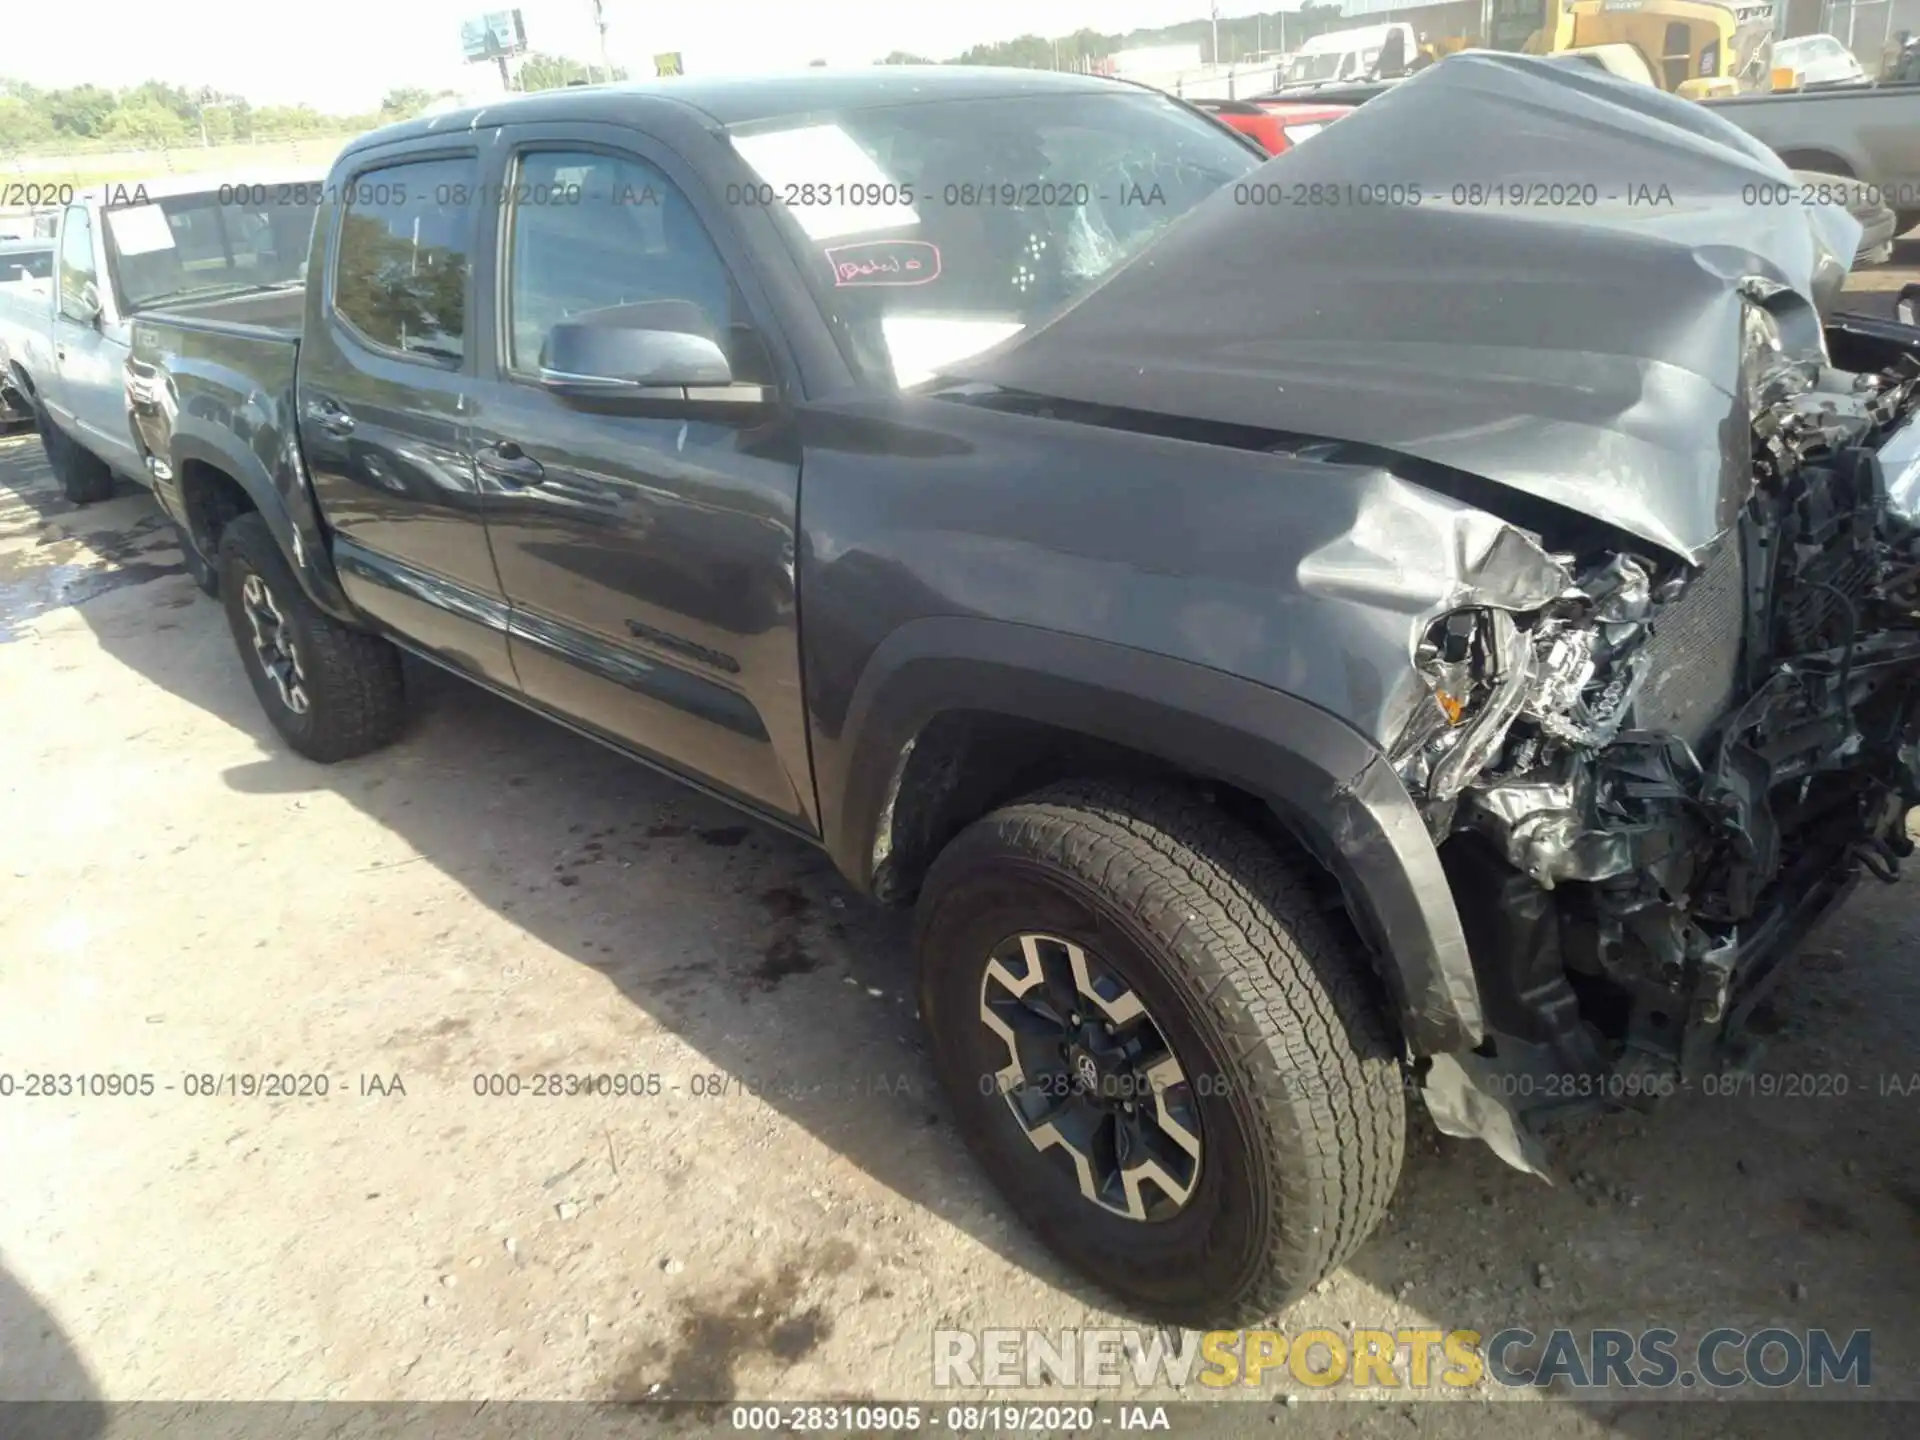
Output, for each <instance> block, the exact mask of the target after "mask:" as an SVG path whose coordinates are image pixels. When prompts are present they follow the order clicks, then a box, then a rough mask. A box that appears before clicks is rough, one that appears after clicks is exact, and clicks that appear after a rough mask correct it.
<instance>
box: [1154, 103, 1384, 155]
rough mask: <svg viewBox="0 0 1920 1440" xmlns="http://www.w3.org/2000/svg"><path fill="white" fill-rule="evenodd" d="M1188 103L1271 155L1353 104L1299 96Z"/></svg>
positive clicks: (1308, 135) (1305, 137)
mask: <svg viewBox="0 0 1920 1440" xmlns="http://www.w3.org/2000/svg"><path fill="white" fill-rule="evenodd" d="M1187 103H1188V104H1190V105H1192V106H1193V108H1194V109H1196V110H1204V111H1205V112H1206V113H1207V114H1209V115H1211V116H1213V118H1214V119H1216V120H1218V121H1219V122H1220V123H1221V124H1223V125H1226V126H1229V127H1231V128H1232V129H1235V130H1238V131H1239V132H1240V133H1241V134H1242V135H1245V136H1248V137H1249V138H1250V139H1252V140H1253V141H1255V142H1256V143H1257V144H1258V145H1259V146H1260V147H1261V149H1263V150H1265V151H1266V152H1267V153H1268V154H1269V155H1278V154H1280V153H1281V152H1282V151H1283V150H1287V149H1290V148H1291V147H1293V146H1295V145H1298V144H1300V143H1301V142H1302V141H1304V140H1308V139H1311V138H1312V137H1313V136H1315V135H1318V134H1319V133H1320V132H1321V131H1322V130H1323V129H1325V128H1326V127H1327V126H1328V125H1330V124H1332V123H1333V122H1334V121H1335V120H1338V119H1339V118H1340V117H1341V116H1342V115H1345V114H1346V113H1347V112H1348V111H1349V110H1351V109H1352V108H1353V107H1352V106H1351V105H1321V104H1317V103H1315V102H1313V101H1298V100H1189V101H1188V102H1187Z"/></svg>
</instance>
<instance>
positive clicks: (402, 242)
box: [333, 156, 479, 369]
mask: <svg viewBox="0 0 1920 1440" xmlns="http://www.w3.org/2000/svg"><path fill="white" fill-rule="evenodd" d="M478 180H479V162H478V161H476V160H475V159H474V158H473V157H472V156H459V157H446V158H436V159H431V160H405V161H399V162H397V163H394V164H391V165H383V166H380V167H378V168H376V169H372V170H363V171H361V172H360V173H359V174H358V175H356V176H355V177H354V178H353V180H352V181H351V182H350V183H349V184H348V185H347V186H346V187H345V191H344V193H343V194H342V196H341V200H342V205H343V208H342V212H341V217H340V228H339V235H338V240H337V242H336V244H335V246H334V264H333V314H334V316H335V318H336V319H338V320H339V321H340V322H342V324H343V325H344V326H345V327H346V329H347V330H348V331H349V332H350V333H351V334H352V336H353V338H354V339H356V340H357V341H359V342H360V343H361V344H363V345H366V346H368V347H370V348H372V349H376V350H381V351H385V352H387V353H389V354H393V355H398V356H400V357H402V358H404V359H407V360H412V361H416V362H418V363H420V364H427V365H437V366H442V367H445V368H448V369H457V368H459V366H460V365H461V363H462V362H463V360H464V358H465V354H466V337H467V280H468V270H469V268H470V265H471V255H470V251H471V246H472V234H473V223H472V222H473V214H474V209H475V207H474V203H473V197H474V196H475V194H476V193H477V185H478Z"/></svg>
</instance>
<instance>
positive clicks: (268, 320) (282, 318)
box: [135, 286, 307, 340]
mask: <svg viewBox="0 0 1920 1440" xmlns="http://www.w3.org/2000/svg"><path fill="white" fill-rule="evenodd" d="M306 305H307V292H306V288H305V287H304V286H290V287H286V288H283V289H279V290H263V291H255V292H254V293H252V294H247V295H227V296H223V297H221V298H219V299H215V300H191V301H185V302H182V303H178V304H172V305H162V306H159V307H157V308H156V309H154V310H152V311H148V312H146V313H144V314H141V315H137V316H136V317H135V319H136V323H138V322H139V321H141V320H155V321H160V320H164V321H167V322H169V323H173V324H179V325H184V326H189V327H191V328H194V329H198V330H209V331H228V332H231V333H235V334H252V335H270V336H273V337H274V338H277V339H283V340H298V339H299V338H300V330H301V326H302V323H303V322H304V320H305V318H306V314H305V312H306Z"/></svg>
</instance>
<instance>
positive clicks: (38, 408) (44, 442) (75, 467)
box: [33, 401, 113, 505]
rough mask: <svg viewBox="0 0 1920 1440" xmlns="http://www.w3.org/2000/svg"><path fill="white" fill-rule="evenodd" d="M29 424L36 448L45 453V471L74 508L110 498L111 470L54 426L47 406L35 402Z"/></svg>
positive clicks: (97, 457)
mask: <svg viewBox="0 0 1920 1440" xmlns="http://www.w3.org/2000/svg"><path fill="white" fill-rule="evenodd" d="M33 424H34V428H35V429H36V430H38V431H39V432H40V447H41V449H43V450H45V451H46V452H47V468H48V469H50V470H52V471H53V478H54V479H55V480H57V481H58V482H59V483H60V493H61V494H62V495H64V496H66V497H67V499H69V500H71V501H72V502H73V503H74V504H75V505H91V504H93V503H94V501H96V500H106V499H109V498H111V497H112V495H113V471H112V470H111V469H109V468H108V466H107V462H106V461H104V460H102V459H101V458H100V457H99V456H97V455H95V454H94V453H93V452H92V451H90V450H88V449H86V448H85V447H84V446H82V445H81V444H80V443H79V442H78V441H77V440H75V439H74V438H73V437H72V436H71V435H69V434H67V432H66V431H64V430H62V429H61V428H60V427H59V426H58V425H56V424H54V423H53V417H52V416H51V415H49V414H48V413H47V407H46V406H45V405H42V404H40V403H39V402H38V401H36V402H34V407H33Z"/></svg>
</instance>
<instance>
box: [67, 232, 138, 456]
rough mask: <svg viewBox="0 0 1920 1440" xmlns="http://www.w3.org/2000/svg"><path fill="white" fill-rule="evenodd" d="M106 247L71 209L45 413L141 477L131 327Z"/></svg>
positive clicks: (96, 451) (90, 448)
mask: <svg viewBox="0 0 1920 1440" xmlns="http://www.w3.org/2000/svg"><path fill="white" fill-rule="evenodd" d="M100 257H101V245H100V240H99V237H97V236H96V235H95V234H94V230H93V217H92V216H91V215H90V214H89V213H88V210H87V207H86V206H84V205H75V206H72V207H71V208H69V209H68V211H67V214H66V219H65V222H64V225H63V227H62V229H61V232H60V256H59V265H58V274H57V283H58V285H59V297H58V304H57V305H56V306H55V309H54V314H53V364H54V374H55V377H56V378H55V380H54V383H53V385H52V386H51V387H50V388H49V390H48V393H47V395H46V401H47V408H48V409H49V410H51V411H52V412H53V417H54V419H55V420H56V421H58V422H59V423H60V425H61V426H62V427H63V428H64V429H66V430H67V431H68V432H69V433H70V434H72V435H73V436H74V438H75V439H77V440H78V441H79V442H80V444H81V445H82V446H83V447H85V448H86V449H87V450H88V451H90V452H92V453H93V454H94V455H96V456H98V457H99V458H100V459H102V460H104V461H106V462H107V464H109V465H110V466H112V467H113V468H114V469H115V470H118V471H120V472H121V473H122V474H126V475H134V476H139V475H141V474H142V469H141V465H140V460H139V454H138V452H137V451H136V450H135V449H134V446H133V429H132V426H131V425H130V424H129V423H128V421H127V382H126V363H127V337H126V329H127V327H126V322H125V321H123V320H121V319H120V318H119V313H118V307H117V306H116V304H115V299H114V296H113V294H112V291H111V287H110V286H109V285H108V284H107V283H106V281H105V279H104V278H103V275H104V272H103V270H102V268H101V264H100Z"/></svg>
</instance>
